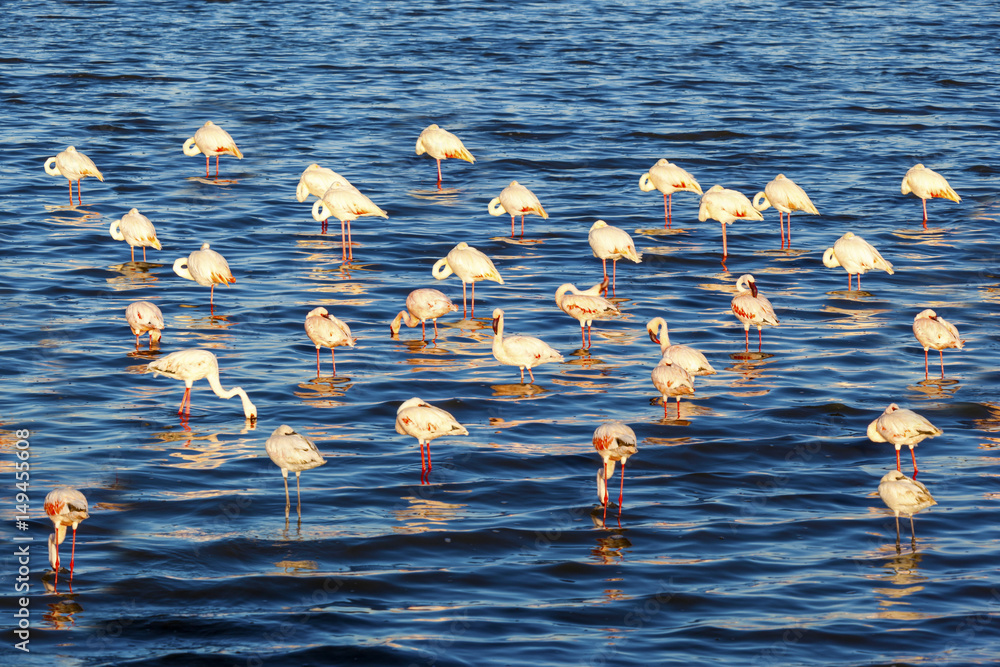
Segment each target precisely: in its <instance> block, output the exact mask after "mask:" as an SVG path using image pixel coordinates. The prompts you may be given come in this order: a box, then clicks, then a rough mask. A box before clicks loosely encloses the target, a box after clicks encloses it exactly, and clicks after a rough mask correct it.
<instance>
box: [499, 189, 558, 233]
mask: <svg viewBox="0 0 1000 667" xmlns="http://www.w3.org/2000/svg"><path fill="white" fill-rule="evenodd" d="M487 210H488V211H489V213H490V215H503V214H504V213H507V214H509V215H510V237H511V238H514V216H515V215H520V216H521V236H524V216H525V215H527V214H529V213H534V214H535V215H540V216H542V218H543V219H545V220H548V218H549V214H548V213H546V212H545V209H544V208H542V204H541V202H539V201H538V197H536V196H535V194H534V193H533V192H532V191H531V190H529V189H528V188H526V187H524V186H523V185H521V184H520V183H518V182H517V181H511V182H510V185H508V186H507V187H505V188H504V189H503V190H501V191H500V196H499V197H494V198H493V199H491V200H490V204H489V206H488V207H487Z"/></svg>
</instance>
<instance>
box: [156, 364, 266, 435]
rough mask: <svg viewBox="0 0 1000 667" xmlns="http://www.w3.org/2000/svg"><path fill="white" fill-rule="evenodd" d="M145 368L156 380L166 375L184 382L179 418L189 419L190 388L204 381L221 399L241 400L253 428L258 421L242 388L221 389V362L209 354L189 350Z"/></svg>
mask: <svg viewBox="0 0 1000 667" xmlns="http://www.w3.org/2000/svg"><path fill="white" fill-rule="evenodd" d="M146 368H147V369H148V370H149V371H150V372H152V373H153V377H156V376H157V375H165V376H166V377H168V378H173V379H174V380H182V381H183V382H184V398H182V399H181V407H180V408H179V409H178V410H177V414H179V415H187V416H188V417H190V415H191V385H193V384H194V383H195V382H196V381H198V380H201V379H202V378H204V379H206V380H208V385H209V386H210V387H211V388H212V391H214V392H215V395H216V396H218V397H219V398H225V399H230V398H232V397H233V396H239V397H240V400H241V401H242V402H243V415H244V416H245V417H246V419H247V421H249V422H250V423H251V424H252V423H254V422H255V421H257V408H256V406H254V404H253V403H251V402H250V397H249V396H247V393H246V392H245V391H243V389H242V388H241V387H233V388H232V389H230V390H228V391H226V390H225V389H223V388H222V384H221V383H220V382H219V361H218V360H217V359H216V358H215V355H214V354H212V353H211V352H209V351H208V350H200V349H189V350H180V351H179V352H172V353H171V354H168V355H167V356H165V357H162V358H160V359H157V360H156V361H151V362H150V363H149V364H148V365H147V367H146ZM185 405H186V406H187V408H186V409H185ZM182 419H183V417H182Z"/></svg>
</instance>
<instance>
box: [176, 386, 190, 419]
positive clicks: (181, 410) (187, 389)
mask: <svg viewBox="0 0 1000 667" xmlns="http://www.w3.org/2000/svg"><path fill="white" fill-rule="evenodd" d="M190 400H191V387H185V388H184V396H183V397H182V398H181V407H179V408H177V414H179V415H181V414H184V404H185V403H187V402H188V401H190Z"/></svg>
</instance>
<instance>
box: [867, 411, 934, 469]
mask: <svg viewBox="0 0 1000 667" xmlns="http://www.w3.org/2000/svg"><path fill="white" fill-rule="evenodd" d="M943 432H944V431H942V430H941V429H939V428H938V427H937V426H935V425H934V424H932V423H930V421H928V420H927V418H926V417H922V416H921V415H918V414H917V413H916V412H913V411H912V410H904V409H902V408H900V407H899V406H898V405H896V404H895V403H890V404H889V407H887V408H886V409H885V412H883V413H882V414H881V415H880V416H879V417H878V419H875V420H874V421H872V423H870V424H869V425H868V439H869V440H871V441H872V442H888V443H890V444H892V445H893V446H895V448H896V470H899V469H900V466H899V449H900V447H902V446H903V445H906V446H908V447H909V448H910V456H912V457H913V476H914V477H916V475H917V473H918V472H919V470H917V454H916V452H915V451H914V449H913V448H914V447H916V446H917V445H918V444H919V443H920V442H922V441H923V440H925V439H926V438H933V437H936V436H939V435H941V434H942V433H943Z"/></svg>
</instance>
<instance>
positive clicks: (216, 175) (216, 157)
mask: <svg viewBox="0 0 1000 667" xmlns="http://www.w3.org/2000/svg"><path fill="white" fill-rule="evenodd" d="M215 178H216V179H218V178H219V154H218V153H216V154H215Z"/></svg>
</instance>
